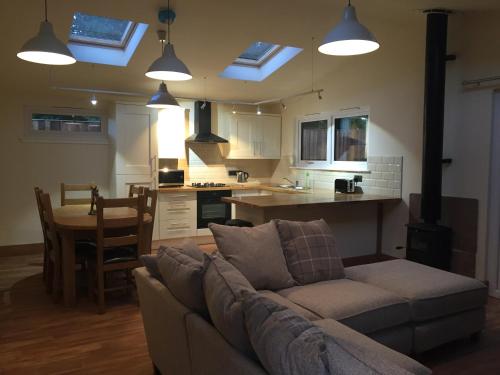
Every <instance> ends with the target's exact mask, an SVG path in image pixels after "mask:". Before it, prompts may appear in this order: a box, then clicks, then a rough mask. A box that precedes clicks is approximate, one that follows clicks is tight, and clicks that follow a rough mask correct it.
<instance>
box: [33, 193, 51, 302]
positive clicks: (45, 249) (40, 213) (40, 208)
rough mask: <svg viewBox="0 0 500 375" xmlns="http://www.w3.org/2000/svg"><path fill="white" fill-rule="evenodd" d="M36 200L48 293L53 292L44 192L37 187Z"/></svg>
mask: <svg viewBox="0 0 500 375" xmlns="http://www.w3.org/2000/svg"><path fill="white" fill-rule="evenodd" d="M34 190H35V198H36V205H37V208H38V216H39V217H40V224H41V226H42V234H43V282H44V284H45V289H46V291H47V293H51V292H52V283H51V282H49V281H50V278H49V275H48V272H49V271H48V268H49V261H50V258H49V247H48V244H47V227H46V225H45V221H44V217H43V206H42V194H43V190H42V189H40V188H39V187H38V186H35V188H34Z"/></svg>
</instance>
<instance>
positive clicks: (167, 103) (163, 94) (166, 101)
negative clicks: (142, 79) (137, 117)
mask: <svg viewBox="0 0 500 375" xmlns="http://www.w3.org/2000/svg"><path fill="white" fill-rule="evenodd" d="M146 107H149V108H171V107H180V106H179V103H177V100H175V98H174V97H173V96H172V95H171V94H170V93H169V92H168V90H167V85H166V84H165V82H162V83H160V87H159V88H158V91H157V92H156V93H155V94H154V95H153V96H152V97H151V99H149V101H148V104H146Z"/></svg>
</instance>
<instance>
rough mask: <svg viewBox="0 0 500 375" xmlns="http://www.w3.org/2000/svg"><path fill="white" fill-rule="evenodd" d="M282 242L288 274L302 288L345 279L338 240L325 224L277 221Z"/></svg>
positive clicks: (322, 222)
mask: <svg viewBox="0 0 500 375" xmlns="http://www.w3.org/2000/svg"><path fill="white" fill-rule="evenodd" d="M274 222H275V224H276V227H277V228H278V233H279V236H280V238H281V246H282V247H283V252H284V254H285V258H286V263H287V265H288V270H289V271H290V273H291V274H292V276H293V278H294V279H295V281H296V282H298V283H299V284H301V285H304V284H311V283H315V282H318V281H325V280H335V279H343V278H344V277H345V274H344V265H343V263H342V259H341V258H340V256H339V254H338V253H337V250H336V246H335V239H334V237H333V234H332V231H331V230H330V227H329V226H328V224H327V223H326V222H325V221H324V220H323V219H321V220H315V221H309V222H301V221H287V220H274Z"/></svg>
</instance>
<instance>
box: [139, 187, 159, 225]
mask: <svg viewBox="0 0 500 375" xmlns="http://www.w3.org/2000/svg"><path fill="white" fill-rule="evenodd" d="M142 195H144V212H145V213H147V214H150V215H151V219H152V222H153V223H154V221H155V214H156V202H157V201H158V190H150V189H148V188H144V191H143V193H142Z"/></svg>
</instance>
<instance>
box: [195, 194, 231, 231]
mask: <svg viewBox="0 0 500 375" xmlns="http://www.w3.org/2000/svg"><path fill="white" fill-rule="evenodd" d="M230 196H231V190H213V191H198V193H197V211H198V212H197V213H198V215H197V227H198V229H202V228H208V223H216V224H222V225H224V224H225V223H226V221H227V220H230V219H231V204H230V203H224V202H222V201H221V198H222V197H230Z"/></svg>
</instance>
